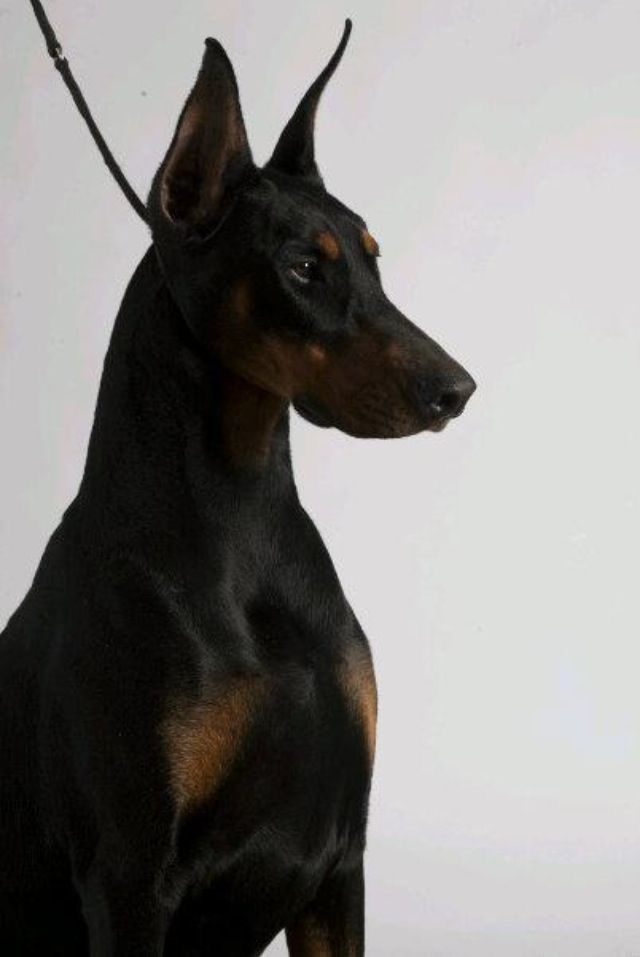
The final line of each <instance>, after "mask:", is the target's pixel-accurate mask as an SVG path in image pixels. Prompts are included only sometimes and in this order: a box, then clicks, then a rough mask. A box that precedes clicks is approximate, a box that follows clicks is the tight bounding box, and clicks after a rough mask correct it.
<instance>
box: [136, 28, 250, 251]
mask: <svg viewBox="0 0 640 957" xmlns="http://www.w3.org/2000/svg"><path fill="white" fill-rule="evenodd" d="M205 43H206V50H205V53H204V57H203V59H202V66H201V67H200V72H199V73H198V78H197V80H196V83H195V86H194V88H193V90H192V91H191V94H190V96H189V98H188V100H187V102H186V103H185V105H184V108H183V110H182V113H181V114H180V119H179V120H178V125H177V127H176V131H175V134H174V136H173V140H172V142H171V145H170V147H169V150H168V152H167V155H166V156H165V158H164V160H163V162H162V165H161V166H160V169H159V170H158V172H157V173H156V176H155V178H154V181H153V185H152V187H151V192H150V194H149V202H148V210H149V221H150V222H151V224H152V226H153V225H159V220H161V221H164V224H165V225H166V224H168V225H172V226H176V227H180V228H181V231H182V232H183V233H186V234H187V235H188V234H189V233H202V232H203V231H210V230H211V229H212V228H215V225H216V221H218V220H219V218H220V216H221V214H222V212H223V210H224V208H225V206H226V200H227V199H228V197H229V195H230V194H231V193H232V192H233V190H234V189H235V188H237V187H238V186H239V185H240V183H241V182H242V181H243V180H244V179H245V177H247V175H248V174H249V173H250V172H251V170H253V169H254V166H253V162H252V159H251V150H250V148H249V142H248V140H247V133H246V130H245V126H244V120H243V118H242V110H241V108H240V98H239V95H238V86H237V83H236V78H235V74H234V72H233V67H232V66H231V63H230V61H229V58H228V57H227V55H226V53H225V52H224V50H223V48H222V46H221V45H220V43H218V41H217V40H212V39H210V38H209V39H207V40H206V41H205Z"/></svg>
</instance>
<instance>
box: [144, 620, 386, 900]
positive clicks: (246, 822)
mask: <svg viewBox="0 0 640 957" xmlns="http://www.w3.org/2000/svg"><path fill="white" fill-rule="evenodd" d="M283 627H284V626H283ZM318 639H319V636H318V635H317V633H315V634H314V635H310V637H309V646H308V647H307V649H306V653H301V654H298V653H297V652H294V651H293V646H291V645H290V646H289V648H288V650H286V642H285V644H284V645H283V644H282V643H280V646H279V650H280V654H269V655H267V656H265V657H264V658H263V661H262V664H261V666H259V667H255V668H252V669H244V670H243V669H240V670H238V671H235V672H231V673H230V674H228V675H227V676H226V677H224V678H220V677H219V676H214V679H213V680H212V681H211V682H210V684H208V685H207V683H206V682H205V683H204V687H203V688H202V691H201V693H199V694H198V695H197V696H189V697H182V698H181V699H177V700H175V701H173V702H172V704H171V707H170V709H169V711H168V713H167V715H166V717H165V719H164V722H163V727H162V735H163V742H164V748H165V754H166V757H167V764H168V770H169V781H170V791H171V794H172V797H173V801H174V804H175V808H176V813H177V817H178V820H179V822H180V823H179V831H178V833H179V835H181V836H180V837H179V848H178V852H179V857H181V858H183V859H184V861H185V863H186V865H187V866H189V862H190V861H193V860H195V859H198V860H199V862H200V863H199V865H198V869H199V870H200V871H202V870H203V871H204V873H205V874H206V879H205V883H206V884H209V883H211V882H215V881H220V880H223V881H226V880H229V879H232V880H234V881H235V880H236V879H238V880H239V879H240V877H239V875H241V874H242V873H243V870H244V868H248V869H249V871H250V873H251V874H253V875H255V873H260V872H264V875H265V879H268V880H269V882H271V884H272V885H274V886H275V885H276V884H278V882H279V881H282V882H283V886H287V887H289V888H290V889H291V887H292V886H293V884H295V883H296V880H297V877H296V875H299V874H302V873H304V874H306V875H307V877H306V879H309V875H310V874H315V873H316V872H317V874H318V875H320V874H321V873H322V872H323V871H325V870H326V869H328V868H329V867H331V866H332V864H334V863H335V862H336V860H337V859H339V858H340V857H341V856H344V855H346V854H348V853H349V851H350V849H355V848H356V847H357V848H358V849H359V850H361V847H362V844H363V842H364V828H365V821H366V808H367V800H368V792H369V784H370V776H371V767H372V763H373V754H374V747H375V726H376V687H375V678H374V673H373V666H372V662H371V657H370V654H369V650H368V647H367V644H366V642H365V640H364V639H363V637H362V635H361V634H358V633H355V632H354V631H353V630H351V629H350V630H349V631H345V634H344V635H339V636H338V637H337V638H336V636H335V635H333V636H331V639H329V637H328V638H327V641H326V646H325V647H322V648H320V647H319V645H318ZM296 647H297V646H296ZM283 649H285V650H283ZM231 862H233V863H231ZM234 875H235V876H234Z"/></svg>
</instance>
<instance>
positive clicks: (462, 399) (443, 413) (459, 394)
mask: <svg viewBox="0 0 640 957" xmlns="http://www.w3.org/2000/svg"><path fill="white" fill-rule="evenodd" d="M475 389H476V384H475V382H474V381H473V379H472V378H471V376H470V375H469V374H468V373H466V372H465V373H464V374H461V375H458V376H456V377H455V378H450V379H447V380H446V381H444V382H442V383H440V384H439V385H438V386H437V387H436V388H435V389H433V390H430V391H431V395H430V397H429V410H430V411H431V412H432V413H433V415H434V416H436V417H437V418H439V419H440V418H441V419H453V418H455V416H456V415H460V413H461V412H462V410H463V409H464V407H465V405H466V404H467V402H468V401H469V399H470V398H471V396H472V395H473V393H474V392H475Z"/></svg>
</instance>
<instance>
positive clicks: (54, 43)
mask: <svg viewBox="0 0 640 957" xmlns="http://www.w3.org/2000/svg"><path fill="white" fill-rule="evenodd" d="M30 3H31V6H32V7H33V12H34V13H35V15H36V20H37V21H38V25H39V27H40V29H41V30H42V35H43V37H44V41H45V43H46V45H47V53H48V54H49V56H50V57H51V59H52V60H53V64H54V66H55V68H56V70H57V71H58V73H59V74H60V76H61V77H62V79H63V80H64V82H65V84H66V87H67V89H68V90H69V92H70V93H71V96H72V97H73V102H74V103H75V105H76V106H77V108H78V111H79V113H80V116H81V117H82V118H83V120H84V121H85V123H86V124H87V126H88V127H89V132H90V133H91V135H92V137H93V139H94V142H95V144H96V146H97V147H98V149H99V150H100V154H101V156H102V158H103V160H104V161H105V163H106V164H107V168H108V169H109V172H110V173H111V175H112V176H113V178H114V179H115V181H116V183H117V184H118V186H119V187H120V189H121V190H122V192H123V193H124V195H125V196H126V198H127V199H128V200H129V203H130V204H131V206H132V208H133V209H134V210H135V211H136V213H137V214H138V216H139V217H140V219H142V220H143V221H144V222H145V223H146V221H147V211H146V209H145V205H144V203H143V202H142V200H141V199H140V197H139V196H138V195H137V193H136V192H135V190H134V189H133V187H132V186H131V184H130V183H129V181H128V180H127V177H126V176H125V175H124V173H123V172H122V170H121V169H120V166H119V164H118V162H117V161H116V159H115V157H114V155H113V153H112V152H111V150H110V149H109V147H108V146H107V144H106V142H105V140H104V137H103V136H102V133H101V132H100V130H99V129H98V127H97V125H96V121H95V120H94V118H93V116H92V115H91V110H90V109H89V107H88V106H87V101H86V100H85V98H84V96H83V95H82V91H81V90H80V87H79V86H78V84H77V83H76V81H75V78H74V76H73V73H72V72H71V67H70V66H69V61H68V60H67V58H66V56H65V55H64V53H63V50H62V46H61V44H60V43H59V41H58V38H57V36H56V35H55V32H54V30H53V27H52V26H51V24H50V23H49V20H48V18H47V15H46V13H45V12H44V9H43V7H42V4H41V3H40V0H30Z"/></svg>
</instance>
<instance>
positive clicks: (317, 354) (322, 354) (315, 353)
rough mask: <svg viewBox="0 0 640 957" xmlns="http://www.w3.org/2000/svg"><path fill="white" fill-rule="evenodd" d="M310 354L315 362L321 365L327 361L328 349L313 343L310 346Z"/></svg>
mask: <svg viewBox="0 0 640 957" xmlns="http://www.w3.org/2000/svg"><path fill="white" fill-rule="evenodd" d="M309 355H310V356H311V358H312V359H313V361H314V362H317V363H318V365H321V364H322V363H323V362H326V359H327V350H326V349H323V348H322V346H317V345H311V346H309Z"/></svg>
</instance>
